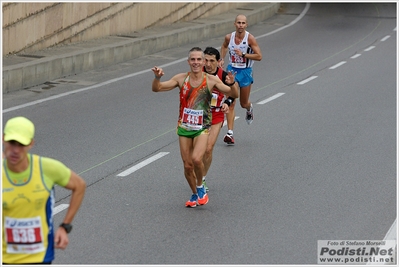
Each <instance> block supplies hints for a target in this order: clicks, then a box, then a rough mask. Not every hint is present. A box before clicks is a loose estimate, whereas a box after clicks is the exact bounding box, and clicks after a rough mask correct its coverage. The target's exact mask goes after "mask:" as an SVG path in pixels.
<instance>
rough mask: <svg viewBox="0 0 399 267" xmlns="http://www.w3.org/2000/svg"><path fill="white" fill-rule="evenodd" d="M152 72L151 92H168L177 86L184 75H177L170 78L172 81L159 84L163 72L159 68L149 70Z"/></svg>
mask: <svg viewBox="0 0 399 267" xmlns="http://www.w3.org/2000/svg"><path fill="white" fill-rule="evenodd" d="M151 70H152V71H153V72H154V75H155V77H154V80H153V81H152V91H153V92H165V91H170V90H172V89H174V88H176V87H178V86H179V79H180V78H181V77H182V76H183V75H184V73H181V74H177V75H175V76H173V77H172V79H170V80H168V81H165V82H161V77H162V76H163V75H164V72H163V70H162V69H161V68H158V67H154V68H152V69H151Z"/></svg>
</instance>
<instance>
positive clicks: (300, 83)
mask: <svg viewBox="0 0 399 267" xmlns="http://www.w3.org/2000/svg"><path fill="white" fill-rule="evenodd" d="M317 77H318V76H312V77H309V78H307V79H305V80H303V81H302V82H299V83H297V84H299V85H303V84H305V83H308V82H310V81H311V80H314V79H316V78H317Z"/></svg>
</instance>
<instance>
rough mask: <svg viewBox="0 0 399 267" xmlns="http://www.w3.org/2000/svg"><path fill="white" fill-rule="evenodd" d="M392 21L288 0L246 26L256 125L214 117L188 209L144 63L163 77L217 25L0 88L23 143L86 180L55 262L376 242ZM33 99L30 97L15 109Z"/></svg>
mask: <svg viewBox="0 0 399 267" xmlns="http://www.w3.org/2000/svg"><path fill="white" fill-rule="evenodd" d="M396 23H397V20H396V4H395V3H390V4H384V3H378V4H372V3H369V4H362V3H345V4H324V3H320V4H313V3H312V4H310V7H309V6H307V5H306V4H301V3H296V4H283V9H282V12H281V13H279V14H277V15H275V16H274V17H272V18H270V19H268V20H266V21H263V22H262V23H258V24H256V25H250V27H249V28H248V31H250V32H251V33H252V34H253V35H254V36H255V37H257V40H258V43H259V45H260V47H261V50H262V53H263V60H262V61H261V62H256V63H255V66H254V79H255V82H254V84H253V87H252V93H251V101H252V102H253V103H254V122H253V123H252V124H251V125H250V126H248V125H247V124H246V122H245V120H244V115H245V112H244V110H243V109H241V108H239V107H238V105H237V107H236V116H238V117H239V118H237V120H236V122H235V131H234V133H235V140H236V145H235V146H225V144H224V143H223V135H224V134H225V132H226V131H227V129H226V127H224V128H223V129H222V131H221V134H220V136H219V139H218V141H217V143H216V146H215V150H214V157H213V158H214V160H213V163H212V166H211V169H210V171H209V173H208V181H207V184H208V186H209V188H210V193H209V198H210V200H209V203H208V204H207V205H206V206H201V207H197V208H195V209H187V208H185V207H184V203H185V201H186V200H187V199H188V198H189V197H190V195H191V192H190V189H189V187H188V185H187V183H186V180H185V178H184V175H183V165H182V161H181V158H180V153H179V146H178V141H177V140H178V139H177V135H176V133H175V126H176V122H177V115H178V101H179V99H178V90H177V89H175V90H174V91H171V92H166V93H153V92H152V91H151V82H152V79H153V74H152V72H151V71H150V68H151V67H153V66H155V65H157V66H163V68H164V70H165V76H164V78H163V79H165V80H166V79H168V78H170V77H172V76H173V75H174V74H176V73H179V72H185V71H187V70H188V66H187V63H186V61H185V58H186V56H187V52H188V50H189V49H190V48H191V47H193V46H200V47H203V48H205V47H206V46H214V47H217V48H219V47H220V45H221V43H222V41H223V36H220V38H215V39H212V40H207V41H204V42H201V43H193V44H190V45H187V46H181V47H176V48H175V49H170V50H166V51H162V52H159V53H156V54H154V55H152V56H146V57H142V58H138V59H135V60H132V61H128V62H126V63H124V64H120V65H118V66H112V67H109V68H104V69H100V70H96V71H92V72H89V73H85V74H82V75H76V76H73V77H67V78H66V79H63V80H64V82H61V83H59V84H57V85H56V86H55V87H53V88H51V89H42V88H43V87H45V85H43V86H41V87H37V88H31V90H28V91H25V92H19V93H15V94H8V95H4V96H3V108H4V109H8V108H10V107H17V108H16V109H14V110H10V111H6V112H4V111H3V121H5V120H7V119H8V118H10V117H14V116H18V115H23V116H26V117H28V118H30V119H32V120H33V121H34V122H35V124H36V128H37V131H36V132H37V133H36V145H35V147H34V148H33V150H32V152H33V153H37V154H41V155H43V156H48V157H54V158H57V159H59V160H61V161H62V162H64V163H65V164H66V165H67V166H69V167H71V168H72V169H73V170H75V171H76V172H77V173H79V174H80V175H81V176H82V177H84V179H85V180H86V181H87V184H88V188H87V195H86V197H85V199H84V203H83V206H82V207H81V209H80V211H79V213H78V215H77V216H76V218H75V221H74V229H73V232H72V233H71V234H70V245H69V247H68V248H67V249H66V250H65V251H57V254H56V260H55V262H54V263H55V264H128V265H129V264H131V265H133V264H264V265H267V264H316V263H317V241H318V240H382V239H384V238H385V236H386V235H387V234H389V233H390V232H389V229H390V228H391V226H392V225H394V226H395V224H394V223H395V221H396V216H397V215H396V210H397V207H396V203H397V194H396V188H397V183H396V175H397V174H396V97H397V95H396V85H397V81H396V77H397V68H396V67H397V66H396V59H397V54H396V53H397V49H396V48H397V42H396V40H397V37H396V30H397V29H396ZM232 30H234V28H233V25H232ZM78 89H81V90H80V91H76V90H78ZM35 91H36V93H34V92H35ZM38 91H40V92H41V93H37V92H38ZM73 92H75V93H73ZM61 93H65V95H64V96H63V97H60V98H55V99H51V100H49V99H48V97H50V96H57V95H59V94H61ZM68 93H70V94H68ZM33 94H34V96H33ZM32 99H35V100H40V101H42V102H40V101H38V102H37V103H36V104H34V105H29V104H28V105H26V106H24V104H26V103H30V102H31V101H32ZM160 153H161V154H160ZM153 156H158V158H153ZM146 160H148V161H146ZM151 160H153V161H152V162H151ZM143 162H144V163H146V164H147V163H148V164H147V165H145V164H141V165H144V166H142V168H137V170H136V171H134V170H133V171H134V172H132V173H130V174H128V175H126V176H120V175H121V173H122V172H124V171H126V170H130V169H131V168H132V167H137V165H138V164H140V163H143ZM139 166H140V165H139ZM56 194H57V203H56V206H57V207H62V205H64V204H67V203H68V201H69V192H68V191H66V190H63V189H60V188H57V192H56ZM64 214H65V211H62V210H61V211H60V212H59V213H57V214H56V215H55V222H56V224H58V223H60V221H61V220H62V218H63V216H64ZM395 228H396V227H395ZM391 234H392V232H391ZM394 235H395V237H396V232H395V233H394Z"/></svg>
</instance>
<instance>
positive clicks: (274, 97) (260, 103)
mask: <svg viewBox="0 0 399 267" xmlns="http://www.w3.org/2000/svg"><path fill="white" fill-rule="evenodd" d="M284 94H285V93H278V94H275V95H274V96H271V97H269V98H267V99H265V100H262V101H260V102H258V103H256V104H259V105H263V104H266V103H267V102H270V101H272V100H274V99H276V98H278V97H280V96H282V95H284Z"/></svg>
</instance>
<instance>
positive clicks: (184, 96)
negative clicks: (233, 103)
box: [152, 47, 238, 207]
mask: <svg viewBox="0 0 399 267" xmlns="http://www.w3.org/2000/svg"><path fill="white" fill-rule="evenodd" d="M187 62H188V64H189V66H190V72H188V73H180V74H177V75H175V76H173V77H172V78H171V79H170V80H168V81H165V82H161V81H160V80H161V77H162V76H163V75H164V72H163V70H162V69H161V68H158V67H154V68H152V71H153V72H154V75H155V78H154V80H153V82H152V91H154V92H165V91H170V90H172V89H174V88H177V87H178V88H180V109H179V120H178V123H177V134H178V136H179V145H180V154H181V157H182V160H183V164H184V175H185V177H186V179H187V182H188V184H189V186H190V188H191V191H192V196H191V198H190V200H189V201H187V202H186V207H196V206H197V204H199V205H205V204H207V203H208V194H207V193H206V191H205V189H204V186H203V185H202V176H203V173H204V163H203V161H202V160H203V156H204V153H205V150H206V146H207V143H208V135H209V128H210V126H211V122H212V115H211V99H212V89H213V88H215V89H216V90H219V91H220V92H222V93H224V94H227V95H229V96H231V97H233V98H237V97H238V90H237V88H236V87H229V86H227V85H225V84H224V83H223V82H222V81H221V80H220V79H219V78H218V77H217V76H213V75H208V74H206V73H205V72H203V67H204V64H205V56H204V52H203V51H202V49H201V48H199V47H194V48H192V49H191V50H190V52H189V55H188V60H187ZM227 81H228V83H232V82H234V75H233V74H232V73H229V74H228V77H227Z"/></svg>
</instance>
